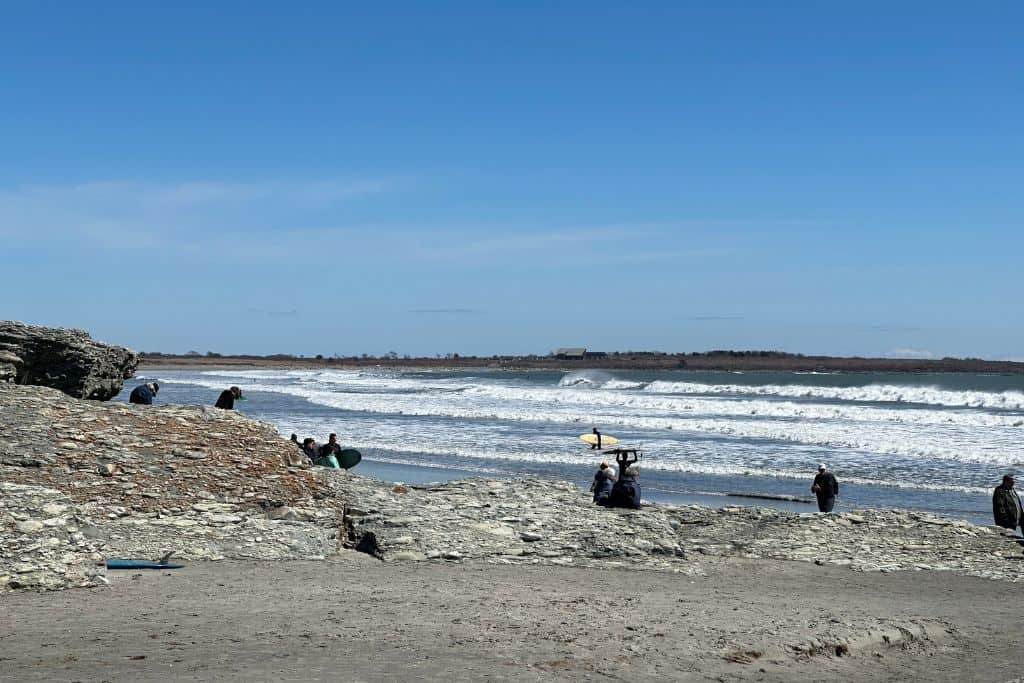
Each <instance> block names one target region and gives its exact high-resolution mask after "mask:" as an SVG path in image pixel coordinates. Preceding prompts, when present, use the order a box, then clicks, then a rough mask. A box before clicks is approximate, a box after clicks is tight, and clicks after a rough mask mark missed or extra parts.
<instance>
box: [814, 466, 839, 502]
mask: <svg viewBox="0 0 1024 683" xmlns="http://www.w3.org/2000/svg"><path fill="white" fill-rule="evenodd" d="M811 492H812V493H814V495H815V497H816V498H817V499H818V512H832V508H834V507H835V506H836V496H838V495H839V482H838V481H836V478H835V476H834V475H833V474H832V473H831V472H829V471H828V465H826V464H825V463H821V464H820V465H818V473H817V474H816V475H814V483H813V484H811Z"/></svg>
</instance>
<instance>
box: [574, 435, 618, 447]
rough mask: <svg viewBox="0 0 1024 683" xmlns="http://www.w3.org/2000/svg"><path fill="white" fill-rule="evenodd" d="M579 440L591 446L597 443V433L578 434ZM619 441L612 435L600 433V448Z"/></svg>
mask: <svg viewBox="0 0 1024 683" xmlns="http://www.w3.org/2000/svg"><path fill="white" fill-rule="evenodd" d="M580 441H582V442H583V443H589V444H590V445H591V446H596V445H597V434H580ZM618 442H619V440H618V439H616V438H615V437H614V436H608V435H607V434H602V435H601V448H605V447H607V446H614V445H615V444H617V443H618Z"/></svg>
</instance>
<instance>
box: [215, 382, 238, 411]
mask: <svg viewBox="0 0 1024 683" xmlns="http://www.w3.org/2000/svg"><path fill="white" fill-rule="evenodd" d="M240 398H242V390H241V389H239V388H238V387H231V388H230V389H225V390H224V391H222V392H220V398H218V399H217V402H216V403H214V404H213V406H214V407H215V408H220V409H222V410H234V409H235V401H236V400H238V399H240Z"/></svg>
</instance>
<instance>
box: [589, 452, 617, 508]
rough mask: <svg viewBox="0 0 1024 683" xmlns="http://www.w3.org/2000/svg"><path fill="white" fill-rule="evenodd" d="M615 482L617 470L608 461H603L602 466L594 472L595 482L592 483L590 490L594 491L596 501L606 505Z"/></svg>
mask: <svg viewBox="0 0 1024 683" xmlns="http://www.w3.org/2000/svg"><path fill="white" fill-rule="evenodd" d="M614 483H615V471H614V470H613V469H612V468H611V467H609V466H608V463H606V462H603V463H601V467H599V468H598V470H597V472H595V473H594V481H593V483H591V484H590V490H591V491H593V492H594V502H595V503H597V504H598V505H604V504H605V502H606V501H607V499H608V496H610V495H611V493H612V484H614Z"/></svg>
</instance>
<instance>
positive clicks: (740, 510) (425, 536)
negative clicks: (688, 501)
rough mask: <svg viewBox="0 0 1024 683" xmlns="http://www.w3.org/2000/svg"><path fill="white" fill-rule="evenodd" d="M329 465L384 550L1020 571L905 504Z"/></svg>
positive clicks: (1005, 538)
mask: <svg viewBox="0 0 1024 683" xmlns="http://www.w3.org/2000/svg"><path fill="white" fill-rule="evenodd" d="M324 476H326V477H327V478H328V479H330V480H331V487H332V489H333V491H334V495H335V496H337V497H339V498H342V499H344V500H345V501H346V505H347V507H346V516H345V521H346V525H347V536H348V539H349V544H350V545H355V546H361V549H363V550H364V551H366V552H371V553H373V554H375V555H377V556H378V557H380V558H381V559H383V560H385V561H448V562H459V561H463V560H481V561H485V562H492V563H502V564H517V563H518V564H552V565H571V566H634V567H643V568H648V569H656V570H662V571H670V572H681V573H700V572H704V571H705V567H704V563H703V562H702V559H703V558H707V557H713V556H720V557H743V558H766V559H777V560H794V561H801V562H814V563H816V564H819V565H842V566H848V567H850V569H852V570H855V571H878V572H893V571H923V570H934V571H953V572H960V573H964V574H969V575H971V576H979V577H985V578H989V579H999V580H1004V581H1014V582H1017V581H1021V580H1024V561H1022V560H1024V556H1022V553H1021V547H1020V545H1018V544H1017V543H1015V542H1014V539H1013V537H1012V535H1009V534H1008V533H1007V532H1004V531H1003V530H1002V529H999V528H998V527H990V526H977V525H974V524H971V523H969V522H966V521H960V520H953V519H947V518H945V517H940V516H936V515H931V514H927V513H921V512H915V511H909V510H896V509H894V510H860V511H856V512H844V513H838V514H829V515H826V514H819V513H793V512H787V511H783V510H776V509H772V508H759V507H746V506H727V507H723V508H717V509H716V508H708V507H703V506H698V505H662V504H648V505H645V506H644V508H643V509H642V510H615V509H606V508H601V507H597V506H595V505H593V504H592V503H591V502H590V498H589V496H588V495H587V494H585V493H583V492H581V491H580V490H579V489H578V488H577V487H576V486H574V485H572V484H569V483H565V482H556V481H546V480H540V479H525V480H516V481H509V480H503V481H495V480H486V479H469V480H462V481H456V482H451V483H447V484H442V485H436V486H405V485H393V484H388V483H385V482H379V481H376V480H373V479H368V478H364V477H359V476H358V475H354V474H351V473H344V472H338V473H335V472H327V473H326V474H325V475H324Z"/></svg>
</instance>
